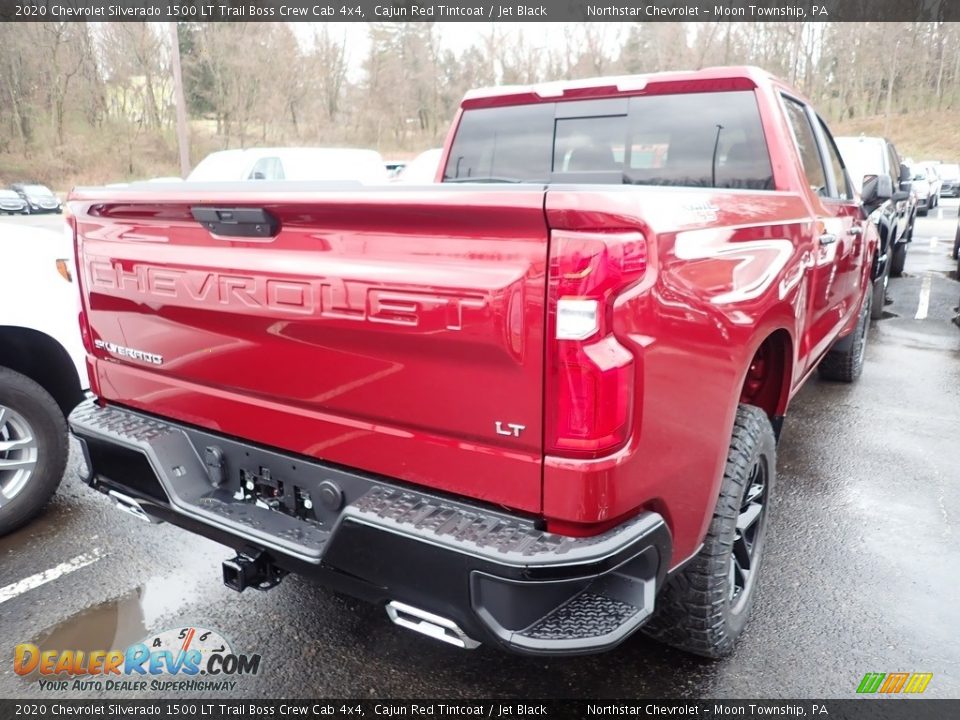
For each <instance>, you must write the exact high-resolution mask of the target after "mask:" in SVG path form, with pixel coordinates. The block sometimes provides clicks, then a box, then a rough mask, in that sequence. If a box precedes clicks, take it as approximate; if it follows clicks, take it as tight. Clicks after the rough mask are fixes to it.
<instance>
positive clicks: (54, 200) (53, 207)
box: [10, 183, 63, 213]
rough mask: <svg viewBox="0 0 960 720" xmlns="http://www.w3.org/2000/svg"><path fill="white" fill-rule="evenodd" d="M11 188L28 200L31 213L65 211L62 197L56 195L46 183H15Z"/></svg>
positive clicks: (28, 209)
mask: <svg viewBox="0 0 960 720" xmlns="http://www.w3.org/2000/svg"><path fill="white" fill-rule="evenodd" d="M10 189H11V190H13V191H14V192H15V193H17V195H19V196H20V197H21V198H22V199H23V200H24V202H26V204H27V211H28V212H29V213H48V212H52V213H60V212H63V207H62V206H61V204H60V198H58V197H57V196H56V195H54V193H53V191H52V190H51V189H50V188H48V187H47V186H46V185H34V184H30V183H14V184H13V185H11V186H10Z"/></svg>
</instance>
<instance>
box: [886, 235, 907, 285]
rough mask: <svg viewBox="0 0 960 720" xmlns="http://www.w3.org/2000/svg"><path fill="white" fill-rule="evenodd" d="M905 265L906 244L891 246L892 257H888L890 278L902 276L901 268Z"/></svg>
mask: <svg viewBox="0 0 960 720" xmlns="http://www.w3.org/2000/svg"><path fill="white" fill-rule="evenodd" d="M906 263H907V244H906V243H898V244H897V245H894V246H893V255H891V257H890V277H900V276H901V275H903V266H904V265H906Z"/></svg>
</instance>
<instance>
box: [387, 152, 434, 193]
mask: <svg viewBox="0 0 960 720" xmlns="http://www.w3.org/2000/svg"><path fill="white" fill-rule="evenodd" d="M442 156H443V149H442V148H434V149H432V150H425V151H423V152H422V153H420V154H419V155H417V157H416V159H415V160H414V161H413V162H411V163H410V164H409V165H407V166H406V167H405V168H404V169H403V170H401V171H400V175H399V176H398V177H397V180H398V181H399V182H402V183H413V184H416V185H429V184H430V183H432V182H433V181H434V179H435V178H436V177H437V167H438V166H439V165H440V158H441V157H442Z"/></svg>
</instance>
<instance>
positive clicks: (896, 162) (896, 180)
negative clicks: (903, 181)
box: [887, 145, 900, 187]
mask: <svg viewBox="0 0 960 720" xmlns="http://www.w3.org/2000/svg"><path fill="white" fill-rule="evenodd" d="M887 156H888V158H889V162H890V179H891V180H892V181H893V186H894V187H899V184H900V158H899V157H898V156H897V151H896V150H894V149H893V145H887Z"/></svg>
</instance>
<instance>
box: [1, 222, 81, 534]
mask: <svg viewBox="0 0 960 720" xmlns="http://www.w3.org/2000/svg"><path fill="white" fill-rule="evenodd" d="M73 274H74V262H73V244H72V241H71V240H70V235H69V234H68V233H66V232H64V233H57V232H53V231H50V230H43V229H39V228H35V227H25V226H21V225H13V224H7V223H3V224H0V535H4V534H6V533H8V532H11V531H12V530H15V529H16V528H18V527H20V526H22V525H23V524H24V523H26V522H27V521H29V520H30V519H31V518H33V517H34V516H35V515H36V514H37V513H38V512H40V510H41V509H42V508H43V506H44V505H45V504H46V502H47V500H49V499H50V497H51V496H52V495H53V493H54V492H55V491H56V489H57V486H58V485H59V484H60V479H61V477H62V476H63V471H64V468H65V467H66V463H67V451H68V447H69V445H68V437H67V425H66V416H67V415H68V414H69V412H70V410H72V409H73V407H74V406H75V405H76V404H77V403H78V402H79V401H80V400H82V399H83V391H84V389H85V388H86V386H87V373H86V364H85V360H84V357H85V352H84V349H83V343H82V341H81V338H80V327H79V322H78V314H79V310H80V301H79V293H78V291H77V284H76V281H75V279H74V278H73Z"/></svg>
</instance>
